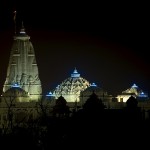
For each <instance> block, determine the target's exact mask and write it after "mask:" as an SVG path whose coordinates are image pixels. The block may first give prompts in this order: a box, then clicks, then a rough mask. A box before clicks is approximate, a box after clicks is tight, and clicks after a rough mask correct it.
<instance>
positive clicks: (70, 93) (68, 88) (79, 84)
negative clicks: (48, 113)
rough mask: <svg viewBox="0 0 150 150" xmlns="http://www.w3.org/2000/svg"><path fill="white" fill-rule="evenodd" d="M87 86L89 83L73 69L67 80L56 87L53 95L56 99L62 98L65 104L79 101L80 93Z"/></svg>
mask: <svg viewBox="0 0 150 150" xmlns="http://www.w3.org/2000/svg"><path fill="white" fill-rule="evenodd" d="M89 86H90V83H89V81H87V80H86V79H84V78H82V77H81V76H80V74H79V73H78V71H77V69H75V70H74V71H73V73H72V74H71V76H70V77H69V78H67V79H65V80H64V81H63V82H62V83H61V84H60V85H58V86H57V87H56V89H55V90H54V92H53V94H54V95H55V98H56V99H57V98H58V97H60V96H63V97H64V98H65V99H66V101H67V102H75V101H79V96H80V92H81V91H84V90H85V89H86V88H87V87H89Z"/></svg>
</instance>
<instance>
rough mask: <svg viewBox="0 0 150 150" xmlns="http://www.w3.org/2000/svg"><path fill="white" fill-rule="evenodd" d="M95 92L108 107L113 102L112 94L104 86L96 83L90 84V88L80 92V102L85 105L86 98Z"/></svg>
mask: <svg viewBox="0 0 150 150" xmlns="http://www.w3.org/2000/svg"><path fill="white" fill-rule="evenodd" d="M93 92H94V93H95V94H96V95H97V96H98V98H99V99H101V100H102V102H103V103H104V105H105V106H106V107H109V105H110V102H112V98H113V97H112V95H109V94H108V93H107V92H106V91H105V90H104V89H103V88H101V87H98V86H97V85H96V84H95V83H92V84H90V86H89V87H88V88H86V89H85V90H84V91H82V92H81V94H80V102H81V105H83V104H84V103H85V102H86V100H87V99H88V98H89V97H90V95H91V94H92V93H93Z"/></svg>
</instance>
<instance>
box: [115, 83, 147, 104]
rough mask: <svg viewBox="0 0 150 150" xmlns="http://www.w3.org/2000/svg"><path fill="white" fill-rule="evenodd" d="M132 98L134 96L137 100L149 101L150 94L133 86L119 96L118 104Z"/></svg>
mask: <svg viewBox="0 0 150 150" xmlns="http://www.w3.org/2000/svg"><path fill="white" fill-rule="evenodd" d="M130 96H134V97H135V98H136V99H137V100H139V101H140V100H143V101H145V100H148V99H149V97H148V94H147V93H145V92H144V91H143V90H142V89H140V88H139V87H138V86H137V85H136V84H133V85H132V86H131V87H130V88H129V89H127V90H125V91H123V92H122V94H120V95H118V96H117V100H118V102H126V101H127V100H128V99H129V97H130Z"/></svg>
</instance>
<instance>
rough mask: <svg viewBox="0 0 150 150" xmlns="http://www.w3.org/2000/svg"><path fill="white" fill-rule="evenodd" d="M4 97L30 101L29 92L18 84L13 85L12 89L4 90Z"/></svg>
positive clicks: (18, 100) (16, 100) (17, 100)
mask: <svg viewBox="0 0 150 150" xmlns="http://www.w3.org/2000/svg"><path fill="white" fill-rule="evenodd" d="M2 97H3V98H4V99H10V100H13V101H15V102H28V101H29V100H30V97H29V95H28V92H26V91H25V90H23V89H22V88H20V87H19V86H16V85H15V86H12V87H11V88H10V89H8V90H7V91H6V92H4V93H3V94H2Z"/></svg>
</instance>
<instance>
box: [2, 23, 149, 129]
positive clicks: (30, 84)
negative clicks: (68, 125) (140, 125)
mask: <svg viewBox="0 0 150 150" xmlns="http://www.w3.org/2000/svg"><path fill="white" fill-rule="evenodd" d="M93 92H94V93H95V94H96V95H97V96H98V98H99V99H101V100H102V102H103V103H104V104H105V106H106V109H109V108H114V109H120V108H122V107H124V106H125V102H126V101H127V100H128V99H129V97H130V96H131V95H132V96H134V97H136V98H138V100H142V101H143V100H144V101H145V100H149V98H148V94H146V93H145V92H144V91H143V90H141V89H140V88H139V87H138V86H137V85H136V84H133V86H131V88H129V89H127V90H125V91H123V92H122V93H121V94H118V96H117V97H113V96H112V95H110V94H108V93H107V91H105V90H104V89H102V88H101V87H99V86H97V85H96V84H95V83H90V82H89V81H88V80H86V79H85V78H83V77H81V75H80V73H78V71H77V69H76V68H75V69H74V71H73V72H72V73H71V75H70V77H68V78H66V79H65V80H64V81H62V82H61V83H60V84H59V85H58V86H57V87H56V88H55V89H54V90H52V91H51V92H49V93H48V94H47V95H43V94H42V86H41V81H40V79H39V71H38V65H37V63H36V58H35V52H34V48H33V45H32V43H31V41H30V36H28V35H27V34H26V32H25V28H24V26H23V25H22V28H21V30H20V32H19V34H17V35H15V36H14V41H13V46H12V49H11V53H10V59H9V64H8V68H7V75H6V80H5V82H4V85H3V92H2V95H1V97H0V127H2V126H4V125H6V126H7V125H9V123H10V121H16V120H15V119H16V118H17V119H18V118H20V120H22V119H23V118H26V119H27V120H28V119H29V118H30V119H31V118H32V119H36V118H37V117H38V116H39V114H40V113H39V112H40V111H43V108H46V109H48V112H52V109H53V106H54V105H55V104H56V101H57V100H59V98H60V97H61V98H62V97H63V98H64V99H65V100H66V103H70V104H72V103H73V104H76V103H78V106H79V107H80V108H82V106H83V104H84V103H85V102H86V100H87V99H88V98H89V97H90V95H91V94H92V93H93ZM113 98H115V99H117V100H116V101H113V100H112V99H113ZM52 102H53V103H52ZM43 105H46V106H45V107H42V109H41V106H43ZM71 106H72V107H74V106H75V105H71ZM141 107H142V108H146V109H147V110H148V109H150V103H149V104H148V103H142V104H141ZM9 113H13V114H15V115H14V116H13V118H12V120H9V119H8V118H7V117H8V115H10V114H9ZM46 113H47V112H46ZM49 114H50V113H49Z"/></svg>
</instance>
